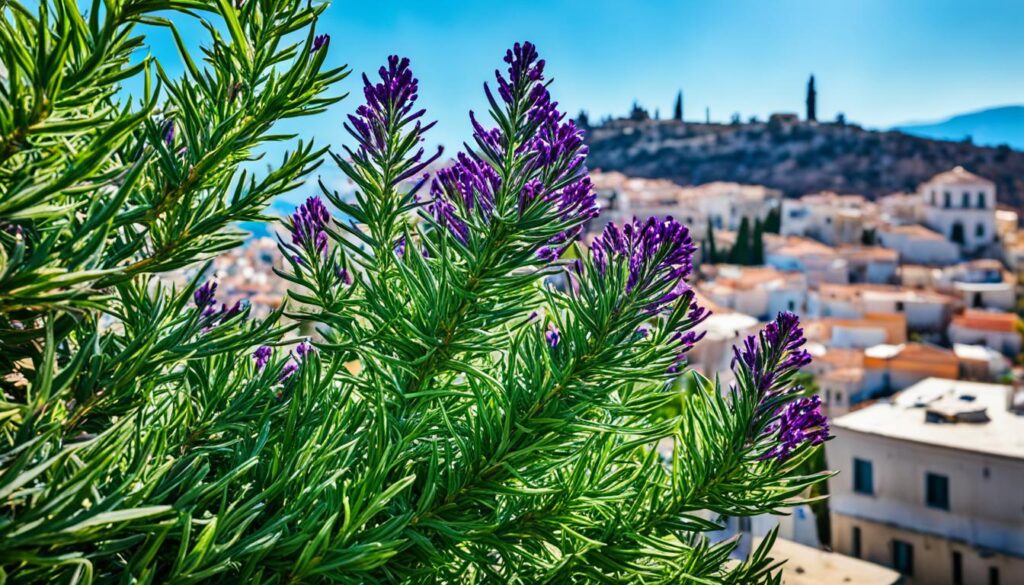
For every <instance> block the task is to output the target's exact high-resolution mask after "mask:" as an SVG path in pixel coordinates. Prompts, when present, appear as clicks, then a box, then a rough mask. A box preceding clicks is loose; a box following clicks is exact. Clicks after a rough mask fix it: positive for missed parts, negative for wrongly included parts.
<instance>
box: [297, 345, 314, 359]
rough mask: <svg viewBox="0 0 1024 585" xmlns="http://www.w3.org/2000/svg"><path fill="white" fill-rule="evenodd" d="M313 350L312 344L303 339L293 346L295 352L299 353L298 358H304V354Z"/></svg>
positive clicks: (306, 354)
mask: <svg viewBox="0 0 1024 585" xmlns="http://www.w3.org/2000/svg"><path fill="white" fill-rule="evenodd" d="M313 351H314V349H313V346H312V345H310V344H308V343H306V342H305V341H303V342H302V343H300V344H298V345H297V346H295V353H297V354H299V358H300V359H306V356H308V355H309V354H311V353H313Z"/></svg>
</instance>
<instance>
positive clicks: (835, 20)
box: [151, 0, 1024, 151]
mask: <svg viewBox="0 0 1024 585" xmlns="http://www.w3.org/2000/svg"><path fill="white" fill-rule="evenodd" d="M1022 25H1024V2H1015V1H1010V0H1007V1H984V0H982V1H979V0H973V1H971V2H966V1H960V2H953V1H948V0H898V1H894V0H848V1H845V2H840V1H838V0H772V1H765V0H706V1H675V2H672V1H667V0H649V1H635V2H625V1H620V2H612V1H608V0H590V1H582V0H572V1H561V2H559V1H555V0H547V1H538V0H526V1H516V2H483V1H476V2H470V1H455V0H440V1H415V2H414V1H408V0H399V1H392V2H350V1H344V0H338V1H335V2H334V3H333V4H332V5H331V6H330V8H328V9H327V11H326V12H325V14H324V17H323V18H322V19H321V22H320V23H319V25H318V30H319V31H320V32H328V33H330V35H331V37H332V40H331V45H330V56H329V63H331V64H342V63H348V64H349V65H351V66H352V68H353V69H354V70H355V71H356V72H357V73H358V72H361V71H366V70H371V71H372V70H374V69H376V67H378V66H379V64H380V63H382V62H383V61H384V60H385V59H386V57H387V55H389V54H392V53H397V54H400V55H404V56H408V57H409V58H410V59H411V60H412V63H413V67H414V70H415V72H416V74H417V76H418V77H419V78H420V95H421V101H422V104H423V106H425V107H427V108H428V110H429V112H430V115H431V117H432V118H433V119H437V120H438V121H439V123H438V126H437V127H436V128H435V130H434V131H433V137H432V140H433V141H436V142H440V143H444V144H445V145H446V146H447V147H448V148H449V151H451V149H452V148H453V147H457V146H458V145H459V144H460V143H461V141H462V139H463V137H465V136H466V135H467V133H468V128H469V123H468V121H467V118H466V110H467V109H470V108H474V109H477V110H482V109H483V98H482V93H481V84H482V82H483V81H485V80H490V79H491V78H492V76H493V70H494V69H495V67H498V66H500V65H501V57H502V55H503V53H504V50H505V48H506V47H508V46H510V45H511V44H512V43H513V42H515V41H517V40H523V39H528V40H532V41H533V42H534V43H536V44H537V45H538V47H539V49H540V51H541V55H542V56H543V57H544V58H545V59H547V61H548V73H549V76H550V77H553V78H554V79H555V80H556V81H555V86H554V87H553V93H554V95H555V97H556V99H558V100H559V101H560V102H561V103H562V105H563V108H564V110H565V111H568V112H570V113H572V114H573V115H575V113H576V112H578V111H579V110H580V109H585V110H587V111H589V112H590V114H591V118H592V119H595V118H600V117H602V116H605V115H610V114H611V115H622V114H624V113H625V112H626V111H627V110H628V108H629V106H630V104H631V103H632V102H633V100H634V99H636V100H638V101H639V102H640V103H641V104H642V105H644V106H646V107H648V109H650V110H651V111H652V112H653V110H654V109H655V108H660V110H661V113H662V115H664V116H667V115H669V113H670V111H671V108H672V101H673V99H674V96H675V92H676V91H677V90H678V89H680V88H681V89H683V91H684V92H685V96H686V114H687V117H688V118H694V119H702V118H703V117H704V108H705V107H706V106H707V107H710V109H711V117H712V119H714V120H720V121H727V120H728V119H729V118H730V117H731V115H732V114H733V113H734V112H738V113H740V114H741V115H742V116H743V118H744V119H746V118H749V117H750V116H752V115H757V116H759V117H762V118H763V117H765V116H766V115H767V114H769V113H771V112H776V111H802V108H803V99H804V90H805V85H806V81H807V77H808V75H810V74H811V73H812V72H813V73H814V74H815V75H816V77H817V81H818V90H819V106H818V112H819V114H818V115H819V118H820V119H830V118H833V117H834V116H835V114H836V113H837V112H844V113H845V114H846V116H847V119H848V120H851V121H855V122H859V123H862V124H864V125H866V126H869V127H888V126H891V125H895V124H898V123H903V122H910V121H925V120H934V119H940V118H944V117H947V116H949V115H952V114H957V113H963V112H966V111H971V110H976V109H980V108H984V107H989V106H994V105H1005V104H1011V103H1024V36H1022V35H1021V27H1022ZM201 32H202V31H201V30H200V29H198V28H196V27H188V34H189V36H190V37H192V38H191V39H190V40H195V41H196V42H203V41H204V40H205V39H204V38H203V37H202V36H201ZM159 45H160V46H152V47H151V49H152V50H153V52H154V53H155V54H156V55H158V56H160V57H164V58H166V60H167V61H166V63H167V64H168V65H171V68H172V69H173V65H174V63H175V62H177V61H178V60H179V59H178V58H177V57H176V56H175V54H174V53H173V50H172V48H171V47H168V46H167V45H166V44H164V43H159ZM358 90H359V81H358V79H357V77H356V76H352V77H349V78H348V79H347V80H345V81H344V82H342V84H341V87H340V88H339V91H350V92H352V96H351V97H350V98H349V99H347V100H345V101H343V102H342V103H341V104H339V105H338V106H336V107H335V108H334V110H333V111H331V112H328V113H327V114H325V115H324V116H321V117H320V118H318V119H316V120H306V121H302V122H300V123H298V124H297V125H293V126H290V128H292V129H296V130H298V131H300V132H302V133H303V134H305V135H312V136H315V137H316V138H317V140H318V141H322V142H327V143H330V144H339V143H340V142H341V141H343V140H344V136H343V132H342V129H341V121H342V119H343V116H344V114H345V113H347V112H350V111H351V110H352V109H354V108H355V107H356V106H357V105H358V102H357V100H358V99H359V93H358Z"/></svg>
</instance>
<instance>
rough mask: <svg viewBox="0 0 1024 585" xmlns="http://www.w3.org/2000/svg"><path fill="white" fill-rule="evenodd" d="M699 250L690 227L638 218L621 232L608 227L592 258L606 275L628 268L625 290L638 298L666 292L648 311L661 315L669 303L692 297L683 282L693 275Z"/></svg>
mask: <svg viewBox="0 0 1024 585" xmlns="http://www.w3.org/2000/svg"><path fill="white" fill-rule="evenodd" d="M696 250H697V248H696V246H694V244H693V239H692V238H691V237H690V230H688V229H687V228H686V226H684V225H682V224H681V223H679V222H677V221H676V220H674V219H672V218H671V217H668V218H665V219H664V220H660V221H659V220H658V219H655V218H653V217H652V218H650V219H648V220H647V221H646V222H641V221H640V220H638V219H636V218H634V219H633V221H632V222H631V223H627V224H625V225H624V226H622V228H621V229H620V228H619V226H617V225H615V224H614V223H610V224H608V225H607V226H606V227H605V229H604V232H602V233H601V235H599V236H598V237H596V238H594V241H593V243H592V244H591V246H590V256H591V259H592V261H593V264H594V268H596V269H597V271H598V273H599V274H601V275H604V274H605V273H606V272H607V271H608V270H609V268H610V267H611V266H612V265H624V266H625V268H626V270H627V271H628V275H627V279H626V285H625V289H626V292H627V293H632V292H633V291H634V290H637V289H638V288H639V289H641V291H640V292H639V293H638V294H644V293H646V292H647V291H648V290H662V291H663V290H665V288H668V291H669V292H667V293H662V294H660V296H659V297H658V298H656V299H654V300H653V301H651V302H650V303H649V304H648V305H647V307H646V309H647V311H648V312H650V313H657V312H660V311H661V310H662V309H663V308H664V307H665V306H667V305H668V304H669V303H672V302H673V301H675V300H676V299H678V298H680V297H682V296H684V295H686V294H688V293H689V294H692V292H690V289H689V287H688V286H687V285H686V283H685V282H683V281H682V279H683V278H685V277H686V276H688V275H689V274H690V272H692V271H693V253H694V252H695V251H696Z"/></svg>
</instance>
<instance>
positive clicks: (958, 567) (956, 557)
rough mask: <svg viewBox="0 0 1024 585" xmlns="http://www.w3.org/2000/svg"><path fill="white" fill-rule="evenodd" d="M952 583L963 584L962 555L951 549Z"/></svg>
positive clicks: (954, 584)
mask: <svg viewBox="0 0 1024 585" xmlns="http://www.w3.org/2000/svg"><path fill="white" fill-rule="evenodd" d="M953 585H964V557H963V555H961V554H960V553H958V552H956V551H953Z"/></svg>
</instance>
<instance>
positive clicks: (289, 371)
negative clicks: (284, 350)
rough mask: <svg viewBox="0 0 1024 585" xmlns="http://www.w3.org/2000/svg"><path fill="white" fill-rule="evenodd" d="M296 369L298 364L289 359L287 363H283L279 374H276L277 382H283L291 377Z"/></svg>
mask: <svg viewBox="0 0 1024 585" xmlns="http://www.w3.org/2000/svg"><path fill="white" fill-rule="evenodd" d="M298 370H299V364H298V363H296V362H294V361H289V362H288V363H287V364H285V365H284V367H283V368H281V374H280V375H278V377H277V381H278V383H283V382H285V381H286V380H287V379H288V378H291V377H292V376H293V375H294V374H295V372H297V371H298Z"/></svg>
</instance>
